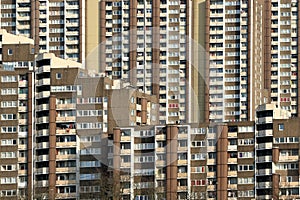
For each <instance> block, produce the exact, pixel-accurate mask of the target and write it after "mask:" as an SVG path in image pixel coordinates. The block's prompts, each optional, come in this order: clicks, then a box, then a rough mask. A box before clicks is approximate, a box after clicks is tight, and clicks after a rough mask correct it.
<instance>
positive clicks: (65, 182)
mask: <svg viewBox="0 0 300 200" xmlns="http://www.w3.org/2000/svg"><path fill="white" fill-rule="evenodd" d="M75 184H76V180H57V181H56V186H62V185H75Z"/></svg>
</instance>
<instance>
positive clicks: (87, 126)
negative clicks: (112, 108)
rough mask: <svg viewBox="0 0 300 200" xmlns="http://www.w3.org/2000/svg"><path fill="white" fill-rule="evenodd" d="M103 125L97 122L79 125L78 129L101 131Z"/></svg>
mask: <svg viewBox="0 0 300 200" xmlns="http://www.w3.org/2000/svg"><path fill="white" fill-rule="evenodd" d="M101 128H102V123H101V122H95V123H78V124H77V129H101Z"/></svg>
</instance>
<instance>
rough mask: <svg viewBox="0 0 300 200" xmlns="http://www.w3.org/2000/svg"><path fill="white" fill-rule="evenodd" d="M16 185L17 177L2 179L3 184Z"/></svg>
mask: <svg viewBox="0 0 300 200" xmlns="http://www.w3.org/2000/svg"><path fill="white" fill-rule="evenodd" d="M14 183H16V177H3V178H1V184H14Z"/></svg>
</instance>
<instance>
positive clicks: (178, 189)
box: [177, 186, 187, 192]
mask: <svg viewBox="0 0 300 200" xmlns="http://www.w3.org/2000/svg"><path fill="white" fill-rule="evenodd" d="M177 191H178V192H181V191H182V192H183V191H187V186H178V187H177Z"/></svg>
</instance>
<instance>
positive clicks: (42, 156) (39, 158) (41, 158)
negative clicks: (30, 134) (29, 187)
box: [36, 155, 49, 162]
mask: <svg viewBox="0 0 300 200" xmlns="http://www.w3.org/2000/svg"><path fill="white" fill-rule="evenodd" d="M48 160H49V155H41V156H36V161H38V162H39V161H48Z"/></svg>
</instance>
